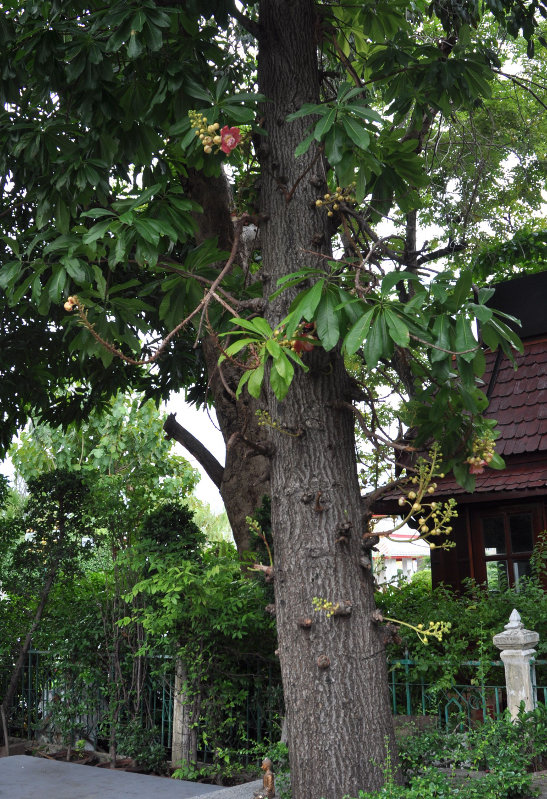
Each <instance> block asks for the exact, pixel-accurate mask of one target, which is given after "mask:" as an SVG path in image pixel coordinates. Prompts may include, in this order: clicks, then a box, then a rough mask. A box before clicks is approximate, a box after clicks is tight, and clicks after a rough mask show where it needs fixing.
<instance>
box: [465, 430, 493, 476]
mask: <svg viewBox="0 0 547 799" xmlns="http://www.w3.org/2000/svg"><path fill="white" fill-rule="evenodd" d="M495 449H496V445H495V443H494V439H493V437H492V435H491V434H490V435H489V434H488V433H485V434H483V435H482V436H481V437H478V436H477V437H476V438H475V440H474V441H473V444H472V445H471V455H469V457H468V458H466V461H465V462H466V463H468V464H469V474H482V473H483V472H484V467H485V466H488V464H489V463H490V461H491V460H492V458H493V457H494V452H495Z"/></svg>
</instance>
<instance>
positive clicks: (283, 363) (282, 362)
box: [272, 347, 294, 383]
mask: <svg viewBox="0 0 547 799" xmlns="http://www.w3.org/2000/svg"><path fill="white" fill-rule="evenodd" d="M279 349H280V350H281V347H280V348H279ZM273 369H275V371H276V372H277V373H278V374H279V376H280V377H282V378H283V380H285V381H287V382H288V383H290V382H291V380H292V378H293V375H294V366H293V365H292V363H291V362H290V361H289V359H288V358H287V356H286V355H285V353H284V352H283V351H282V350H281V353H280V355H279V357H276V358H275V359H274V362H273ZM272 371H273V370H272Z"/></svg>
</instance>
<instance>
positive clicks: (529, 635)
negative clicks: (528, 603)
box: [493, 610, 539, 719]
mask: <svg viewBox="0 0 547 799" xmlns="http://www.w3.org/2000/svg"><path fill="white" fill-rule="evenodd" d="M493 640H494V646H497V647H498V649H501V656H500V657H501V659H502V661H503V665H504V666H505V684H506V687H507V706H508V708H509V711H510V713H511V718H512V719H515V718H516V717H517V716H518V712H519V707H520V703H521V702H524V709H525V710H533V709H534V707H535V697H534V688H533V685H532V677H531V673H530V662H531V660H532V658H533V657H534V655H535V654H536V651H535V649H533V648H532V647H534V646H535V645H536V644H537V642H538V641H539V633H536V632H533V631H532V630H525V629H524V624H523V623H522V622H521V620H520V615H519V613H518V611H516V610H513V612H512V613H511V615H510V617H509V624H506V625H505V630H504V631H503V632H501V633H498V634H497V635H495V636H494V639H493Z"/></svg>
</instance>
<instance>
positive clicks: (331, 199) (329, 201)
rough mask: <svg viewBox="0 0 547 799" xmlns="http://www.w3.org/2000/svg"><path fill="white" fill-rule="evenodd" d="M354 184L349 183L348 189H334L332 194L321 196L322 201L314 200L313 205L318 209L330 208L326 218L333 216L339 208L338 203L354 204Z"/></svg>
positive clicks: (338, 187)
mask: <svg viewBox="0 0 547 799" xmlns="http://www.w3.org/2000/svg"><path fill="white" fill-rule="evenodd" d="M355 185H356V184H355V183H351V184H350V185H349V186H348V188H346V189H343V188H342V187H341V186H337V187H336V191H335V192H334V193H333V194H330V193H329V192H327V194H324V195H323V198H322V199H319V200H316V201H315V204H316V206H317V207H318V208H321V207H322V206H327V207H328V206H331V207H330V208H329V210H328V211H327V216H334V212H335V211H338V210H339V208H340V203H353V202H355V194H354V192H355Z"/></svg>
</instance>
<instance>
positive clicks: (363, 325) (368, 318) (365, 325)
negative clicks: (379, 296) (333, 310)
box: [343, 306, 378, 355]
mask: <svg viewBox="0 0 547 799" xmlns="http://www.w3.org/2000/svg"><path fill="white" fill-rule="evenodd" d="M377 310H378V306H374V308H370V310H368V311H367V312H366V313H364V314H363V315H362V316H361V317H360V318H359V319H358V321H357V322H356V323H355V324H354V325H353V327H352V328H351V330H350V331H349V333H348V334H347V336H346V338H345V339H344V344H343V348H344V351H345V352H346V353H347V354H348V355H353V354H354V353H356V352H357V350H358V349H359V347H360V346H361V344H362V343H363V341H364V340H365V339H366V337H367V336H368V331H369V329H370V326H371V324H372V321H373V318H374V315H375V313H376V312H377Z"/></svg>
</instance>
